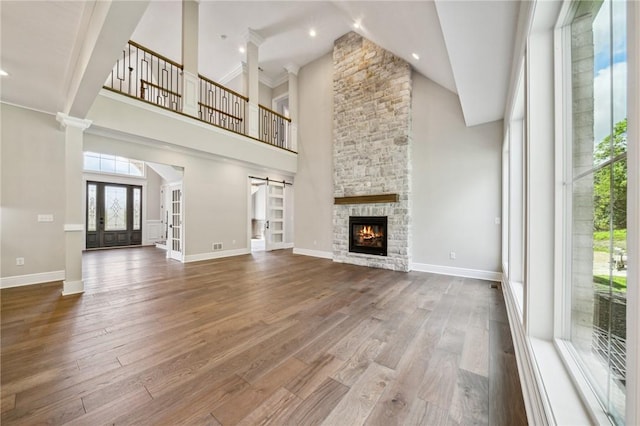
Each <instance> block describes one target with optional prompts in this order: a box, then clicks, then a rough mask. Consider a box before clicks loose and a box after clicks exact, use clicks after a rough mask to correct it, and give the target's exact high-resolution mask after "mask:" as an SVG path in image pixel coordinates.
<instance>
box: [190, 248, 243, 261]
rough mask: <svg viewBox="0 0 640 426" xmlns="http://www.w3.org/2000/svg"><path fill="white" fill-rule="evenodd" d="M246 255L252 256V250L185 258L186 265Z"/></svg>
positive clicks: (219, 252) (212, 253)
mask: <svg viewBox="0 0 640 426" xmlns="http://www.w3.org/2000/svg"><path fill="white" fill-rule="evenodd" d="M244 254H251V250H250V249H248V248H241V249H236V250H223V251H213V252H210V253H200V254H190V255H188V256H184V263H190V262H200V261H203V260H213V259H221V258H223V257H232V256H242V255H244Z"/></svg>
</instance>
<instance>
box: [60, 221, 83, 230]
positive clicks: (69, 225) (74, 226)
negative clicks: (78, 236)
mask: <svg viewBox="0 0 640 426" xmlns="http://www.w3.org/2000/svg"><path fill="white" fill-rule="evenodd" d="M82 231H84V224H82V223H65V224H64V232H82Z"/></svg>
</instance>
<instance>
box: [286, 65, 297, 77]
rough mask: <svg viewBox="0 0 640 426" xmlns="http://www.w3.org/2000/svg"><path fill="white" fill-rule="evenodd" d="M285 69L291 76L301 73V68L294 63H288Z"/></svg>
mask: <svg viewBox="0 0 640 426" xmlns="http://www.w3.org/2000/svg"><path fill="white" fill-rule="evenodd" d="M284 69H285V70H287V72H288V73H289V74H293V75H298V71H300V66H299V65H296V64H292V63H288V64H287V65H285V66H284Z"/></svg>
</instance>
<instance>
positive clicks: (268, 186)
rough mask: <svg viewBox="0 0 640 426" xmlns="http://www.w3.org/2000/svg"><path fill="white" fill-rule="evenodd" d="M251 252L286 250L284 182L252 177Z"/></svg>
mask: <svg viewBox="0 0 640 426" xmlns="http://www.w3.org/2000/svg"><path fill="white" fill-rule="evenodd" d="M250 185H251V205H250V220H251V223H250V234H251V251H252V252H253V251H262V250H266V251H271V250H278V249H282V248H285V247H286V246H287V243H286V236H285V232H286V226H285V216H286V215H285V186H286V183H285V182H284V181H279V182H278V181H273V180H270V179H268V178H264V179H263V178H255V177H250Z"/></svg>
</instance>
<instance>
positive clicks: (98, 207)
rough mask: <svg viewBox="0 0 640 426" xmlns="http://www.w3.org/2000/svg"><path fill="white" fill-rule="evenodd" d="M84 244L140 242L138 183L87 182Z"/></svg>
mask: <svg viewBox="0 0 640 426" xmlns="http://www.w3.org/2000/svg"><path fill="white" fill-rule="evenodd" d="M86 206H87V209H86V210H87V218H86V223H87V238H86V243H87V248H88V249H90V248H101V247H119V246H132V245H140V244H142V187H141V186H137V185H121V184H115V183H104V182H87V198H86Z"/></svg>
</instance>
